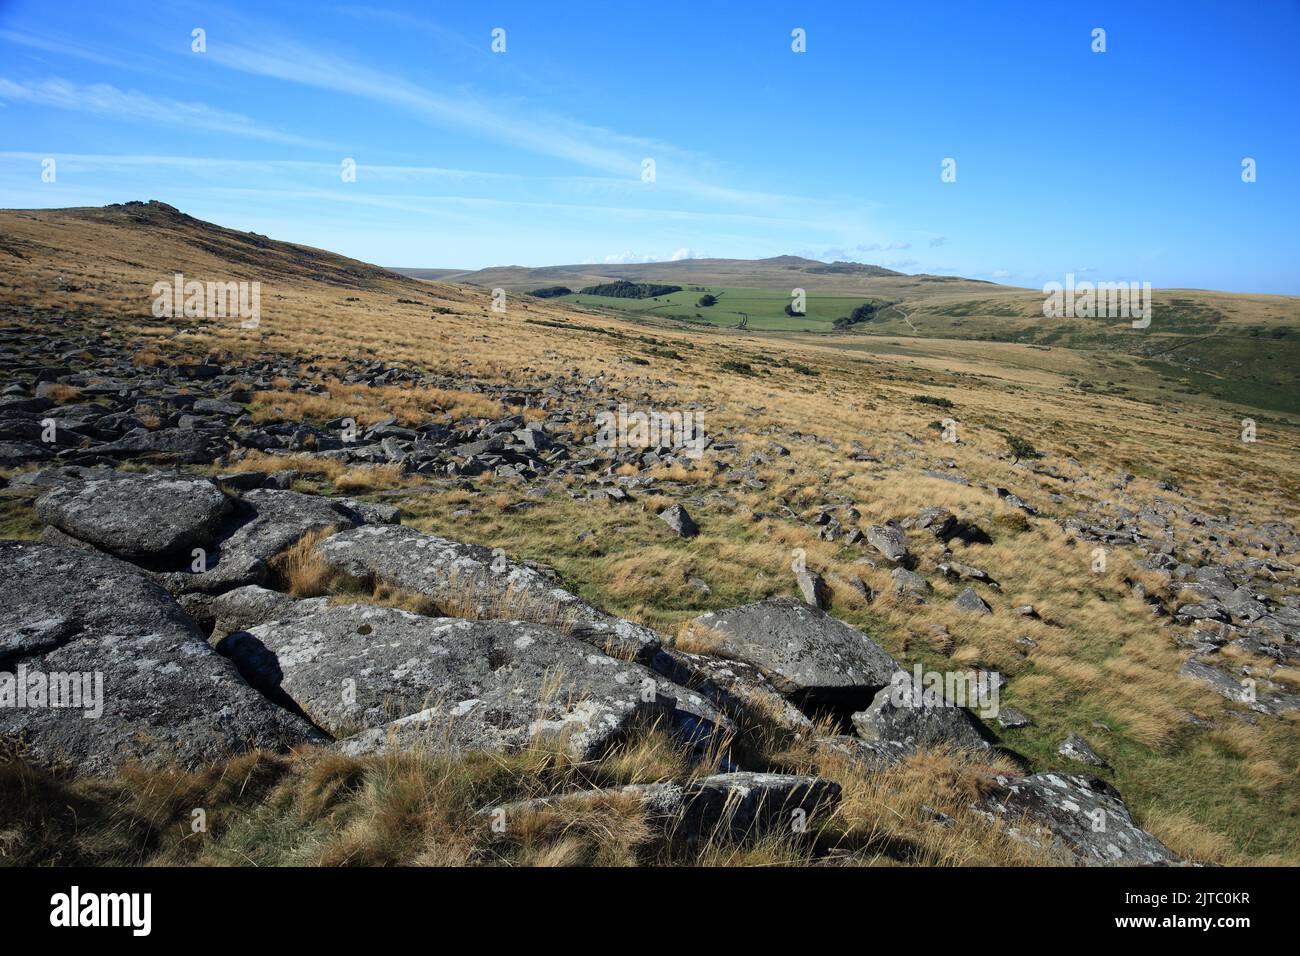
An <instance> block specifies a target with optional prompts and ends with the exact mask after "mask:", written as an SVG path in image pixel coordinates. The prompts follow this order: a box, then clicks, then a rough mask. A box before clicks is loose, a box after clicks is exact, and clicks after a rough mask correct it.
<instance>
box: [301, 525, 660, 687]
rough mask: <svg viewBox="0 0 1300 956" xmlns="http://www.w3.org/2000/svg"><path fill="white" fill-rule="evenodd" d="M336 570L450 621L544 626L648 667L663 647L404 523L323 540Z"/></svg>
mask: <svg viewBox="0 0 1300 956" xmlns="http://www.w3.org/2000/svg"><path fill="white" fill-rule="evenodd" d="M318 551H319V553H320V554H321V555H322V556H323V557H324V558H325V560H326V561H327V562H329V563H330V564H331V565H332V566H334V567H336V568H338V569H339V570H342V571H345V572H346V573H348V574H350V575H352V576H354V577H358V578H362V579H367V580H369V579H374V580H379V581H384V582H386V583H388V584H390V585H392V586H394V587H397V588H400V589H401V590H403V591H408V592H411V593H414V594H422V595H424V596H425V597H428V598H430V599H431V600H432V601H433V602H434V604H435V605H436V606H437V607H438V608H439V610H440V611H441V612H442V613H444V614H447V615H451V616H456V617H468V618H474V619H477V620H520V621H529V622H531V623H534V624H544V625H547V626H550V627H556V628H559V629H560V630H562V631H564V632H566V633H569V634H572V635H574V636H575V637H578V638H580V639H581V640H583V641H585V642H586V643H588V644H591V645H592V646H594V647H597V648H600V649H601V650H605V651H608V652H610V653H612V654H616V655H617V656H620V657H627V658H630V659H635V660H639V661H642V662H648V661H649V660H650V658H651V657H653V655H654V652H655V651H657V650H658V649H659V639H658V636H657V635H656V634H655V633H654V632H653V631H652V630H650V629H649V628H647V627H643V626H641V625H639V624H635V623H633V622H631V621H624V620H620V619H619V618H616V617H613V616H612V615H609V614H607V613H605V612H604V611H601V610H599V609H598V608H595V607H593V606H592V605H590V604H588V603H587V602H586V601H583V600H582V599H581V598H579V597H578V596H577V595H575V594H571V593H570V592H568V591H566V590H565V589H564V588H562V587H560V586H559V585H557V584H555V583H554V582H553V581H551V580H550V579H548V578H547V577H546V576H545V575H543V574H542V573H541V572H539V571H538V570H537V569H535V568H532V567H529V566H528V565H527V564H524V563H522V562H520V561H515V560H513V559H511V558H509V557H507V556H506V555H505V553H504V552H502V551H499V550H498V551H493V550H492V549H490V548H484V547H479V546H477V545H470V544H462V543H461V542H459V541H452V540H450V539H448V538H440V537H438V536H436V535H431V534H424V533H422V532H419V531H416V530H414V529H413V528H407V527H403V526H400V525H390V526H370V525H367V526H365V527H360V528H354V529H352V530H350V531H345V532H343V533H340V534H336V535H332V536H331V537H329V538H327V539H326V540H325V541H322V542H321V543H320V545H319V547H318Z"/></svg>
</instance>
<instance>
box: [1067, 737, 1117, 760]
mask: <svg viewBox="0 0 1300 956" xmlns="http://www.w3.org/2000/svg"><path fill="white" fill-rule="evenodd" d="M1056 752H1057V753H1059V754H1060V755H1061V756H1062V757H1068V758H1069V759H1071V760H1077V761H1079V763H1086V764H1089V765H1091V766H1093V767H1107V766H1110V765H1109V764H1107V763H1106V761H1105V760H1103V759H1102V758H1101V757H1099V756H1098V755H1097V752H1096V751H1095V750H1093V749H1092V746H1091V745H1090V744H1089V743H1088V741H1086V740H1084V739H1083V738H1082V737H1080V736H1079V735H1078V734H1070V736H1068V737H1066V738H1065V740H1064V741H1063V742H1062V743H1061V746H1060V748H1059V749H1058V750H1057V751H1056Z"/></svg>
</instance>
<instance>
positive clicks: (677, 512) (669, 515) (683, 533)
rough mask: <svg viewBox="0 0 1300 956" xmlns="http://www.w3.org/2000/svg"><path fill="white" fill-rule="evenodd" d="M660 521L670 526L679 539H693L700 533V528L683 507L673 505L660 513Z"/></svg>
mask: <svg viewBox="0 0 1300 956" xmlns="http://www.w3.org/2000/svg"><path fill="white" fill-rule="evenodd" d="M659 520H660V521H662V522H663V523H664V524H666V525H668V527H669V528H671V529H672V531H673V533H674V534H675V535H677V537H679V538H693V537H695V536H696V535H697V534H699V533H700V529H699V526H698V525H697V524H696V523H695V522H694V520H692V518H691V516H690V515H689V514H687V513H686V509H685V508H683V507H682V506H681V505H673V506H671V507H669V508H665V509H664V510H663V511H661V512H659Z"/></svg>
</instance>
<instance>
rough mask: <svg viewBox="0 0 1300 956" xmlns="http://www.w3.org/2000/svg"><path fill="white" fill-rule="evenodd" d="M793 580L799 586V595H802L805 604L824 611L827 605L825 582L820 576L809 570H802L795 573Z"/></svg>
mask: <svg viewBox="0 0 1300 956" xmlns="http://www.w3.org/2000/svg"><path fill="white" fill-rule="evenodd" d="M794 580H795V584H797V585H799V593H800V594H801V595H803V600H804V603H805V604H811V605H812V606H813V607H815V608H820V609H822V610H825V608H826V607H827V605H828V604H829V601H828V600H827V595H828V591H827V588H826V582H825V580H823V579H822V576H821V575H820V574H818V573H817V572H816V571H813V570H811V569H809V568H802V569H800V570H798V571H796V572H795V574H794Z"/></svg>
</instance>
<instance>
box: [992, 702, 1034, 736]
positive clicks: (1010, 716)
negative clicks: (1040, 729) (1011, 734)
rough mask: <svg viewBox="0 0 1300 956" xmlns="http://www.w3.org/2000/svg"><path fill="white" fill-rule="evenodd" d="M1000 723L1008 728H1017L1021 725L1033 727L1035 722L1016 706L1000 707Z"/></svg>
mask: <svg viewBox="0 0 1300 956" xmlns="http://www.w3.org/2000/svg"><path fill="white" fill-rule="evenodd" d="M998 725H999V726H1001V727H1005V728H1006V729H1007V730H1015V729H1017V728H1020V727H1032V726H1033V725H1034V722H1033V721H1032V720H1030V719H1029V717H1028V716H1027V715H1025V714H1023V713H1021V712H1020V711H1018V710H1016V709H1015V708H1014V707H999V708H998Z"/></svg>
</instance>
